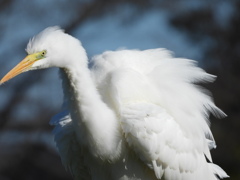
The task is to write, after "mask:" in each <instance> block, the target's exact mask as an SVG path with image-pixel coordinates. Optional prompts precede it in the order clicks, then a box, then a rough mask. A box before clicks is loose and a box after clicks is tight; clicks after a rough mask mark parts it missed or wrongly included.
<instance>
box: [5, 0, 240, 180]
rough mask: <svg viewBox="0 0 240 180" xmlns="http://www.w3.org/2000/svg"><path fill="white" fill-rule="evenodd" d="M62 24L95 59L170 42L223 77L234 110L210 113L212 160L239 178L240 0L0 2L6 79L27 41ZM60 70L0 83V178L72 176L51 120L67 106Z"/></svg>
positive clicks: (222, 92) (217, 89) (219, 100)
mask: <svg viewBox="0 0 240 180" xmlns="http://www.w3.org/2000/svg"><path fill="white" fill-rule="evenodd" d="M52 25H59V26H60V27H62V28H64V29H65V30H66V32H68V33H70V34H71V35H73V36H75V37H77V38H79V39H80V40H81V41H82V44H83V46H84V47H85V48H86V51H87V53H88V55H89V57H91V56H93V55H95V54H98V53H101V52H103V51H105V50H115V49H118V48H128V49H150V48H159V47H161V48H167V49H169V50H171V51H173V52H174V54H175V56H177V57H186V58H189V59H195V60H197V61H198V63H199V66H201V67H202V68H204V69H205V70H206V71H207V72H209V73H212V74H215V75H217V76H218V78H217V80H216V81H215V83H213V84H209V85H206V87H207V88H209V89H210V90H211V91H212V93H213V97H214V99H215V102H216V104H217V105H218V106H219V107H220V108H221V109H222V110H223V111H224V112H225V113H226V114H227V115H228V117H227V118H224V119H215V118H214V117H212V124H211V129H212V131H213V134H214V137H215V140H216V142H217V146H218V147H217V149H215V150H212V156H213V161H214V162H215V163H216V164H218V165H220V166H221V167H222V168H223V169H224V170H226V172H227V173H228V174H229V175H230V176H231V178H230V179H231V180H238V179H240V121H239V117H240V103H239V100H240V84H239V82H240V1H239V0H211V1H209V0H51V1H49V0H33V1H28V0H15V1H14V0H0V77H3V76H4V75H5V74H6V73H7V72H8V71H9V70H10V69H11V68H12V67H13V66H15V65H16V64H17V63H18V62H20V60H22V59H23V58H24V57H25V55H26V53H25V51H24V49H25V47H26V44H27V42H28V40H29V38H31V37H32V36H33V35H35V34H37V33H38V32H40V31H41V30H43V29H44V28H46V27H48V26H52ZM57 71H58V70H57V69H56V68H52V69H47V70H39V71H32V72H29V73H25V74H22V75H20V76H18V77H16V78H14V79H13V80H11V81H10V82H7V83H5V84H4V85H2V86H1V87H0V159H1V160H0V179H1V180H15V179H16V180H20V179H21V180H22V179H23V180H32V179H33V180H40V179H41V180H42V179H45V180H48V179H49V180H50V179H51V180H68V179H69V180H70V179H71V176H70V174H69V173H67V172H66V171H65V170H64V168H63V166H62V164H61V161H60V157H59V156H58V153H57V151H56V149H55V144H54V141H53V136H52V134H51V130H52V127H51V126H50V125H49V124H48V122H49V120H50V119H51V117H52V116H53V115H54V114H55V113H57V112H58V111H59V110H60V108H61V104H62V96H63V95H62V89H61V82H60V80H59V79H58V72H57Z"/></svg>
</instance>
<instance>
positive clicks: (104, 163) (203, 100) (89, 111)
mask: <svg viewBox="0 0 240 180" xmlns="http://www.w3.org/2000/svg"><path fill="white" fill-rule="evenodd" d="M26 50H27V52H28V54H30V55H29V56H27V57H26V58H25V60H23V61H22V62H21V63H20V65H18V66H17V67H16V68H15V69H13V70H12V72H10V74H7V75H6V76H5V77H4V78H3V79H2V80H1V83H2V82H5V81H6V80H8V79H10V78H12V77H14V76H15V75H18V74H19V71H21V72H25V71H28V70H32V69H39V68H47V67H59V68H60V77H61V79H62V87H63V92H64V105H63V110H62V112H61V113H59V114H57V115H56V116H54V117H53V119H52V120H51V122H50V124H52V125H54V126H55V128H54V131H53V132H54V135H55V141H56V144H57V147H58V150H59V153H60V156H61V159H62V162H63V164H64V165H65V167H66V168H67V169H68V170H69V171H70V172H71V173H72V174H73V177H74V179H93V180H95V179H98V180H101V179H102V180H140V179H141V180H148V179H149V180H153V179H165V180H180V179H184V180H188V179H189V180H190V179H191V180H192V179H195V180H198V179H199V180H203V179H206V180H216V179H218V178H224V177H228V176H227V174H226V173H225V172H224V171H223V170H222V169H221V168H220V167H219V166H217V165H215V164H213V163H212V159H211V154H210V149H212V148H215V146H216V145H215V141H214V138H213V136H212V133H211V131H210V128H209V125H208V117H209V113H210V112H212V113H213V114H215V115H218V116H224V113H223V112H222V111H221V110H220V109H218V108H217V107H216V106H215V104H214V103H213V101H212V99H211V97H210V96H209V95H207V91H206V90H204V89H203V88H201V87H199V86H198V85H197V83H199V82H211V81H213V80H214V76H213V75H210V74H207V73H206V72H205V71H204V70H202V69H201V68H198V67H197V66H196V63H195V62H194V61H192V60H188V59H181V58H174V57H173V56H172V55H171V53H170V52H169V51H167V50H165V49H151V50H145V51H139V50H118V51H107V52H104V53H103V54H101V55H97V56H94V57H93V58H92V59H91V60H90V66H91V67H90V69H89V67H88V66H89V64H88V58H87V55H86V52H85V50H84V49H83V47H82V46H81V43H80V41H79V40H77V39H75V38H73V37H72V36H70V35H68V34H66V33H64V32H63V31H62V30H61V29H59V28H58V27H50V28H47V29H45V30H44V31H43V32H41V33H40V34H39V35H37V36H36V37H35V38H33V39H32V40H31V41H30V42H29V44H28V46H27V49H26ZM33 56H35V57H37V58H35V60H33V59H32V57H33ZM29 59H30V60H31V61H29ZM32 61H34V62H32ZM26 62H27V63H26ZM22 64H24V65H22ZM25 64H30V65H29V66H28V67H26V65H25ZM19 69H20V70H19Z"/></svg>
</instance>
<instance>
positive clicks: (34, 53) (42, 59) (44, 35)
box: [0, 26, 86, 84]
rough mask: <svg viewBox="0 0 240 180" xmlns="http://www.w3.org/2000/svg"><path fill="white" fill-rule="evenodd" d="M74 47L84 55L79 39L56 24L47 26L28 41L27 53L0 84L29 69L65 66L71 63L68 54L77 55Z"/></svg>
mask: <svg viewBox="0 0 240 180" xmlns="http://www.w3.org/2000/svg"><path fill="white" fill-rule="evenodd" d="M79 47H80V48H79ZM76 48H78V51H77V52H78V53H82V54H80V55H81V56H83V54H84V55H85V50H84V49H83V48H82V46H81V43H80V41H79V40H77V39H75V38H74V37H72V36H70V35H68V34H66V33H64V32H63V30H62V29H60V28H59V27H57V26H54V27H48V28H46V29H45V30H43V31H42V32H40V33H39V34H38V35H36V36H35V37H33V38H32V39H31V40H30V41H29V43H28V45H27V48H26V51H27V54H28V55H27V56H26V57H25V58H24V59H23V60H22V61H21V62H20V63H19V64H17V65H16V66H15V67H14V68H13V69H12V70H10V71H9V72H8V73H7V74H6V75H5V76H4V77H3V78H2V79H1V81H0V84H2V83H4V82H6V81H8V80H10V79H12V78H13V77H15V76H17V75H19V74H21V73H23V72H26V71H30V70H36V69H43V68H49V67H59V68H66V67H68V66H69V65H71V62H70V61H69V59H73V58H69V56H71V55H72V54H74V55H78V57H79V54H76ZM85 56H86V55H85Z"/></svg>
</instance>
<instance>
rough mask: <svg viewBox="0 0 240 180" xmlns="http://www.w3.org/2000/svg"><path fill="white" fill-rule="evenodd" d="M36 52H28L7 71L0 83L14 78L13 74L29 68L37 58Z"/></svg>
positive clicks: (15, 74)
mask: <svg viewBox="0 0 240 180" xmlns="http://www.w3.org/2000/svg"><path fill="white" fill-rule="evenodd" d="M36 54H37V53H35V54H30V55H28V56H26V57H25V58H24V59H23V60H22V61H21V62H20V63H19V64H18V65H16V66H15V67H14V68H13V69H12V70H11V71H9V72H8V73H7V74H6V75H5V76H4V77H3V78H2V79H1V81H0V84H2V83H4V82H6V81H8V80H10V79H12V78H14V77H15V76H17V75H19V74H21V73H23V72H26V71H28V70H30V69H31V66H32V64H33V63H34V62H35V61H36V60H38V59H37V58H36Z"/></svg>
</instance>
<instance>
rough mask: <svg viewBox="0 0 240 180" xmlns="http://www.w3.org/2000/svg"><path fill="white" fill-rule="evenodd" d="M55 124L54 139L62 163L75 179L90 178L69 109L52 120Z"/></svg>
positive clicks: (51, 122) (52, 123)
mask: <svg viewBox="0 0 240 180" xmlns="http://www.w3.org/2000/svg"><path fill="white" fill-rule="evenodd" d="M50 124H51V125H54V126H55V127H54V130H53V134H54V140H55V143H56V146H57V149H58V152H59V154H60V157H61V160H62V163H63V165H64V167H65V168H66V170H68V171H69V172H70V173H71V174H72V176H73V177H74V179H76V180H77V179H90V178H91V177H90V174H89V171H88V168H87V167H86V166H85V165H84V159H83V153H82V148H81V147H80V146H79V143H78V142H77V138H76V135H75V132H74V128H73V124H72V120H71V117H70V115H69V113H68V111H62V112H60V113H59V114H56V115H55V116H54V117H53V118H52V119H51V121H50Z"/></svg>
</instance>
